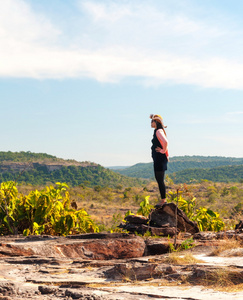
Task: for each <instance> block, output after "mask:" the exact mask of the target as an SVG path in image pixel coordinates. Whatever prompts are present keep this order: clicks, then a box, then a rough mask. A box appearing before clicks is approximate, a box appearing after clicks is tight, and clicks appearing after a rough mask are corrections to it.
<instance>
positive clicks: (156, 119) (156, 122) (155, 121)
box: [150, 114, 166, 129]
mask: <svg viewBox="0 0 243 300" xmlns="http://www.w3.org/2000/svg"><path fill="white" fill-rule="evenodd" d="M150 119H152V120H151V126H152V128H155V126H156V128H157V129H160V128H166V126H164V123H163V119H162V117H161V116H160V115H153V114H151V115H150Z"/></svg>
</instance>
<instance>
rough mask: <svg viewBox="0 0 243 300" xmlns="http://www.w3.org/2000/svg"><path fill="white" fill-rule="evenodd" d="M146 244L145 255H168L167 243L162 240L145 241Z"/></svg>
mask: <svg viewBox="0 0 243 300" xmlns="http://www.w3.org/2000/svg"><path fill="white" fill-rule="evenodd" d="M145 243H146V250H147V251H146V255H160V254H165V253H168V252H169V250H170V247H169V243H168V241H167V240H163V239H152V238H150V239H147V240H146V241H145Z"/></svg>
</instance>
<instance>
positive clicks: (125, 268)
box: [105, 262, 157, 281]
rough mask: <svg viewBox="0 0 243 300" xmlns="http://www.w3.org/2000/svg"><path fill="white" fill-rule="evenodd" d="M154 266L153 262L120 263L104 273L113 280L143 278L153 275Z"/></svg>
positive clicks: (155, 265)
mask: <svg viewBox="0 0 243 300" xmlns="http://www.w3.org/2000/svg"><path fill="white" fill-rule="evenodd" d="M156 267H157V264H155V263H149V264H147V263H145V264H143V263H137V262H135V263H122V264H116V265H115V266H114V267H112V268H111V269H109V270H107V271H106V272H105V275H106V276H107V277H108V278H110V279H114V280H125V281H129V280H145V279H148V278H152V277H153V274H154V270H155V269H156Z"/></svg>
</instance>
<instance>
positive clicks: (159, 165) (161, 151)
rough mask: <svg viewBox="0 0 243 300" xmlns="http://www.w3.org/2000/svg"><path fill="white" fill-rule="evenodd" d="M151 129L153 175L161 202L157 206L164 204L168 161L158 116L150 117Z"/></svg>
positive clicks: (161, 123) (166, 141) (165, 140)
mask: <svg viewBox="0 0 243 300" xmlns="http://www.w3.org/2000/svg"><path fill="white" fill-rule="evenodd" d="M150 118H151V119H152V120H151V127H152V128H154V136H153V139H152V147H151V149H152V158H153V161H154V175H155V179H156V181H157V183H158V186H159V192H160V196H161V202H160V203H159V204H157V206H160V205H163V204H165V203H166V191H165V182H164V178H165V171H166V170H167V163H168V159H169V153H168V147H167V146H168V140H167V136H166V133H165V130H164V128H165V126H164V123H163V119H162V117H161V116H160V115H150Z"/></svg>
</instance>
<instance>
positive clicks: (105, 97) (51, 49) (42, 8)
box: [0, 0, 243, 166]
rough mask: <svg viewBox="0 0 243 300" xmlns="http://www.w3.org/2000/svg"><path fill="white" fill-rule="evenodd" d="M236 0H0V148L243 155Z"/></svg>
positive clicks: (61, 153) (88, 156)
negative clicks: (158, 119) (161, 132)
mask: <svg viewBox="0 0 243 300" xmlns="http://www.w3.org/2000/svg"><path fill="white" fill-rule="evenodd" d="M242 9H243V2H242V1H241V0H231V1H230V2H229V1H223V0H214V1H210V0H204V1H194V0H181V1H179V3H178V1H176V0H171V1H169V2H168V1H167V0H151V1H145V0H127V1H118V0H99V1H98V0H69V1H59V0H52V1H51V2H50V1H49V0H42V1H35V0H5V1H0V57H1V67H0V103H1V118H0V126H1V128H2V130H1V134H0V138H1V151H12V152H14V151H31V152H42V153H56V156H58V157H63V159H74V160H77V161H90V162H95V163H98V164H100V165H102V166H131V165H134V164H136V163H137V161H143V162H144V163H149V162H151V161H152V158H151V149H150V148H151V139H152V135H153V130H152V129H151V127H150V119H149V115H150V114H152V113H153V114H160V115H161V116H162V117H163V120H164V123H165V125H167V126H168V127H167V128H166V132H167V136H168V139H169V154H170V157H175V156H192V155H194V153H197V154H196V155H198V156H222V157H235V158H241V157H242V156H243V154H242V153H243V151H242V149H243V138H242V132H243V81H242V76H243V71H242V70H243V54H242V53H243V52H242V51H241V50H242V36H243V21H242V14H241V11H242Z"/></svg>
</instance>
